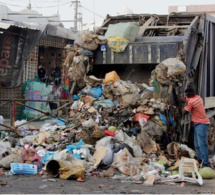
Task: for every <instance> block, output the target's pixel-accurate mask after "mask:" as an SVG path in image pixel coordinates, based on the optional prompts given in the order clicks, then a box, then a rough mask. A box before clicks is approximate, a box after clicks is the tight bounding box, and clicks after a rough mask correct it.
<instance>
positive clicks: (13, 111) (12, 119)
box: [0, 99, 73, 132]
mask: <svg viewBox="0 0 215 195" xmlns="http://www.w3.org/2000/svg"><path fill="white" fill-rule="evenodd" d="M2 101H3V102H4V103H2V104H0V108H1V107H2V106H4V105H6V104H10V105H11V109H10V123H11V126H8V125H5V124H0V126H3V127H5V128H7V129H4V130H0V131H15V132H16V131H17V130H18V128H19V127H20V126H23V125H26V124H29V123H31V122H34V121H37V120H38V119H41V118H43V117H45V116H50V117H52V118H57V119H58V120H60V121H63V122H65V123H66V124H68V116H69V115H68V109H66V120H62V118H60V117H59V116H55V115H54V113H55V112H57V111H59V110H62V109H63V108H65V107H66V106H69V105H70V104H72V103H73V101H72V100H69V99H67V100H54V102H63V103H65V104H64V105H62V106H60V107H58V108H57V109H54V110H51V112H44V111H43V110H39V109H36V108H33V107H31V106H29V105H26V104H24V103H23V102H28V101H30V102H46V103H48V102H52V101H48V100H26V99H0V102H2ZM16 104H18V105H21V106H24V107H27V108H30V109H32V110H35V111H38V112H40V113H42V114H41V115H40V116H38V117H36V118H34V119H31V120H29V121H27V122H25V123H22V124H21V125H16V126H15V120H16Z"/></svg>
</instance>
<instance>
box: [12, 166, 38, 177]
mask: <svg viewBox="0 0 215 195" xmlns="http://www.w3.org/2000/svg"><path fill="white" fill-rule="evenodd" d="M10 167H11V170H10V173H11V174H13V175H19V174H20V175H35V174H37V166H36V165H32V164H25V163H10Z"/></svg>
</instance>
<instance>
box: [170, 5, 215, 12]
mask: <svg viewBox="0 0 215 195" xmlns="http://www.w3.org/2000/svg"><path fill="white" fill-rule="evenodd" d="M168 12H169V13H171V12H191V13H192V12H215V4H211V5H187V6H186V5H185V6H183V5H181V6H169V7H168Z"/></svg>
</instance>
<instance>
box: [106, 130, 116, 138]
mask: <svg viewBox="0 0 215 195" xmlns="http://www.w3.org/2000/svg"><path fill="white" fill-rule="evenodd" d="M105 134H106V135H108V136H112V137H114V136H115V133H114V132H113V131H108V130H105Z"/></svg>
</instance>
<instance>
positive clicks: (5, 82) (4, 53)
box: [0, 33, 25, 88]
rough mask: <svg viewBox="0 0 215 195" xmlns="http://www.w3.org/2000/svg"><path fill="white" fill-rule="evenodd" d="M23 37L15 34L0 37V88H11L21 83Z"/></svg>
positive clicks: (4, 34)
mask: <svg viewBox="0 0 215 195" xmlns="http://www.w3.org/2000/svg"><path fill="white" fill-rule="evenodd" d="M24 43H25V37H24V36H22V35H17V34H15V35H14V34H9V33H3V34H1V35H0V87H3V88H13V87H17V86H19V85H20V83H21V76H22V69H23V56H22V51H23V48H24Z"/></svg>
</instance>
